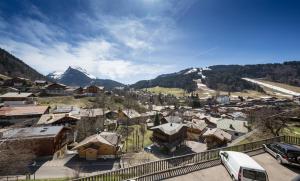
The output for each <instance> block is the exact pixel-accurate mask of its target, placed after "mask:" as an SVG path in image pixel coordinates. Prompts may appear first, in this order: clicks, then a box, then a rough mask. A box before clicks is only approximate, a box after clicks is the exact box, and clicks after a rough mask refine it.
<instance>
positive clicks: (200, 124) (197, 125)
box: [186, 119, 207, 131]
mask: <svg viewBox="0 0 300 181" xmlns="http://www.w3.org/2000/svg"><path fill="white" fill-rule="evenodd" d="M186 126H187V127H188V128H193V129H199V130H201V131H202V130H204V129H205V128H206V127H207V124H206V123H205V121H204V120H200V119H193V120H192V121H190V122H187V123H186Z"/></svg>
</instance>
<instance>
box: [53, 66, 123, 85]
mask: <svg viewBox="0 0 300 181" xmlns="http://www.w3.org/2000/svg"><path fill="white" fill-rule="evenodd" d="M47 77H48V78H50V79H52V80H54V81H56V82H59V83H62V84H66V85H69V86H81V87H84V86H87V85H90V84H96V85H101V86H104V87H106V88H113V87H120V86H124V85H123V84H121V83H119V82H116V81H113V80H110V79H97V78H96V77H95V76H93V75H91V74H89V73H88V72H87V71H86V70H85V69H83V68H81V67H71V66H70V67H69V68H68V69H67V70H66V71H65V72H52V73H50V74H48V75H47Z"/></svg>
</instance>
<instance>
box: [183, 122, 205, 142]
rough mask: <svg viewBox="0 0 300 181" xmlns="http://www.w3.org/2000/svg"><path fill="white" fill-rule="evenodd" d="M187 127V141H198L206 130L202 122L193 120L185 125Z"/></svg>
mask: <svg viewBox="0 0 300 181" xmlns="http://www.w3.org/2000/svg"><path fill="white" fill-rule="evenodd" d="M186 126H187V139H188V140H194V141H199V140H200V138H201V136H202V134H203V133H204V132H205V131H206V130H207V124H206V123H205V121H204V120H200V119H193V120H192V121H190V122H187V123H186Z"/></svg>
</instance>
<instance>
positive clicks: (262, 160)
mask: <svg viewBox="0 0 300 181" xmlns="http://www.w3.org/2000/svg"><path fill="white" fill-rule="evenodd" d="M253 158H254V160H255V161H257V163H259V164H260V165H261V166H262V167H263V168H265V169H266V170H267V173H268V176H269V181H290V180H292V179H293V178H294V177H296V176H297V175H298V174H300V167H295V166H293V167H292V166H282V165H280V164H278V163H277V161H276V160H275V159H274V158H273V157H272V156H271V155H269V154H268V153H264V154H260V155H257V156H254V157H253ZM182 180H183V181H184V180H186V181H187V180H188V181H194V180H195V181H196V180H197V181H220V180H222V181H231V178H230V176H229V174H228V172H227V170H226V169H225V167H224V166H223V165H218V166H215V167H211V168H208V169H203V170H199V171H196V172H192V173H189V174H186V175H182V176H179V177H173V178H170V179H167V181H182Z"/></svg>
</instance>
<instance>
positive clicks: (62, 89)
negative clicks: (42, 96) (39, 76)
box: [45, 83, 67, 95]
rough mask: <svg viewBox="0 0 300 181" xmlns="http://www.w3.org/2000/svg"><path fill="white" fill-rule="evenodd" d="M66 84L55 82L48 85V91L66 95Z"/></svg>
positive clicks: (50, 93)
mask: <svg viewBox="0 0 300 181" xmlns="http://www.w3.org/2000/svg"><path fill="white" fill-rule="evenodd" d="M66 88H67V86H66V85H63V84H58V83H53V84H50V85H48V86H46V89H45V91H46V93H47V94H49V95H65V94H66Z"/></svg>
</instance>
